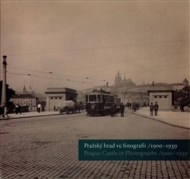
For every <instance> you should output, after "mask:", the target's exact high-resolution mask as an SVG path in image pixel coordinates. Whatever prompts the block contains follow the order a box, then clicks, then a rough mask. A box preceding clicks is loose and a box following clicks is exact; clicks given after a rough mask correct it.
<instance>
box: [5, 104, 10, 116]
mask: <svg viewBox="0 0 190 179" xmlns="http://www.w3.org/2000/svg"><path fill="white" fill-rule="evenodd" d="M4 117H5V118H7V119H9V115H8V107H7V105H6V104H5V105H4Z"/></svg>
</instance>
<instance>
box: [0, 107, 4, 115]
mask: <svg viewBox="0 0 190 179" xmlns="http://www.w3.org/2000/svg"><path fill="white" fill-rule="evenodd" d="M0 118H4V106H3V105H1V106H0Z"/></svg>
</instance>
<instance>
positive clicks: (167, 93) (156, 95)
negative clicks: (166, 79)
mask: <svg viewBox="0 0 190 179" xmlns="http://www.w3.org/2000/svg"><path fill="white" fill-rule="evenodd" d="M148 95H149V103H153V104H155V102H157V103H158V105H159V110H171V109H172V108H173V90H172V89H171V88H154V89H150V90H148Z"/></svg>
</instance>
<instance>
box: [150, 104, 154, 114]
mask: <svg viewBox="0 0 190 179" xmlns="http://www.w3.org/2000/svg"><path fill="white" fill-rule="evenodd" d="M149 109H150V115H151V116H153V111H154V105H153V103H150V106H149Z"/></svg>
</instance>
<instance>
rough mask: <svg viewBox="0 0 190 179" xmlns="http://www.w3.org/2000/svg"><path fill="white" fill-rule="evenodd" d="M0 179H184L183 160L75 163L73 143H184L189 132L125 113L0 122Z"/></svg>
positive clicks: (186, 173)
mask: <svg viewBox="0 0 190 179" xmlns="http://www.w3.org/2000/svg"><path fill="white" fill-rule="evenodd" d="M0 125H1V131H0V142H1V146H0V147H1V148H0V170H1V174H0V175H1V179H65V178H69V179H91V178H94V179H99V178H100V179H108V178H110V179H111V178H112V179H120V178H121V179H122V178H124V179H125V178H126V179H128V178H129V179H132V178H133V179H154V178H155V179H156V178H158V179H161V178H163V179H164V178H165V179H166V178H170V179H173V178H176V179H181V178H185V179H188V178H190V173H189V169H190V163H189V162H188V161H79V160H78V140H79V139H189V134H190V133H189V132H190V131H189V130H185V129H180V128H175V127H171V126H168V125H165V124H162V123H158V122H156V121H152V120H149V119H147V118H142V117H139V116H136V115H132V114H127V117H124V118H120V117H116V118H111V117H109V116H106V117H88V116H86V115H85V114H84V113H81V114H74V115H69V116H65V115H63V116H51V117H39V118H28V119H14V120H9V121H0Z"/></svg>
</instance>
